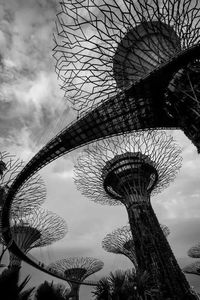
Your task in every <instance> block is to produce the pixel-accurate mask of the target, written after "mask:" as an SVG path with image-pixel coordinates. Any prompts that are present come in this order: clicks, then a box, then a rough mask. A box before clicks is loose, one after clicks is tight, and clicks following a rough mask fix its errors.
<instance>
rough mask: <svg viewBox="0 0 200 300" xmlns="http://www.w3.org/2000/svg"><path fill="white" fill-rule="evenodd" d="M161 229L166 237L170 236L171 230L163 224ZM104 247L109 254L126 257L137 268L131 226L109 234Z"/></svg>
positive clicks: (103, 242)
mask: <svg viewBox="0 0 200 300" xmlns="http://www.w3.org/2000/svg"><path fill="white" fill-rule="evenodd" d="M160 227H161V229H162V231H163V233H164V235H165V236H168V235H169V233H170V231H169V228H168V227H167V226H166V225H161V224H160ZM102 247H103V249H104V250H106V251H107V252H111V253H115V254H123V255H125V256H126V257H128V258H129V259H130V260H131V261H132V263H133V265H134V267H135V268H137V260H136V256H135V247H134V241H133V238H132V233H131V229H130V226H129V225H126V226H123V227H121V228H117V229H115V230H114V231H113V232H112V233H109V234H107V235H106V236H105V238H104V239H103V241H102Z"/></svg>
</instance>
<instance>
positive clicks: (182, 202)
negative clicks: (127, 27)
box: [0, 0, 200, 300]
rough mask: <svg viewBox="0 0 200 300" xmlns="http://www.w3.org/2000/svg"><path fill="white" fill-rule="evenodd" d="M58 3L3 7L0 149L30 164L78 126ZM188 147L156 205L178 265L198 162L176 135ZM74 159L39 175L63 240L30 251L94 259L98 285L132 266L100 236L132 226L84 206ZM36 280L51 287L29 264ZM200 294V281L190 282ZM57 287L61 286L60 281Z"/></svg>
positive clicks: (195, 196)
mask: <svg viewBox="0 0 200 300" xmlns="http://www.w3.org/2000/svg"><path fill="white" fill-rule="evenodd" d="M58 8H59V7H58V5H57V2H56V1H53V0H0V45H1V46H0V68H1V72H0V81H1V85H0V146H1V150H7V151H10V152H11V153H13V154H16V155H17V156H18V157H20V158H22V159H25V160H29V159H30V158H31V157H32V156H33V155H34V154H35V153H36V152H37V151H38V150H39V148H41V147H42V146H43V145H44V144H45V142H46V141H48V140H49V139H50V138H51V137H52V136H53V134H55V133H56V132H57V131H58V130H59V129H60V128H63V126H64V125H66V124H68V123H70V122H71V120H73V119H74V117H75V114H74V112H73V111H72V110H71V109H70V107H69V105H68V104H67V102H66V101H65V100H64V99H63V92H62V91H61V90H60V88H59V82H58V80H57V77H56V74H55V71H54V64H55V62H54V60H53V58H52V48H53V46H54V44H53V32H54V31H55V25H54V24H55V16H56V13H57V10H58ZM173 135H174V137H175V138H176V139H177V141H178V143H179V144H180V145H181V146H182V147H183V167H182V169H181V171H180V174H179V175H178V176H177V179H176V180H175V182H174V183H172V184H171V185H170V187H169V188H168V189H167V190H165V191H164V192H162V193H161V194H159V195H158V196H157V197H156V198H154V199H153V200H152V204H153V207H154V209H155V211H156V214H157V216H158V219H159V221H160V223H163V224H165V225H167V226H168V227H169V228H170V230H171V234H170V236H169V242H170V244H171V247H172V249H173V251H174V253H175V255H176V257H177V258H178V260H179V262H180V263H181V265H182V266H183V265H185V264H187V263H188V262H190V261H193V260H192V259H190V258H188V257H187V250H188V249H189V247H190V246H192V245H193V244H195V243H197V242H198V241H199V240H200V232H199V228H200V218H199V215H200V199H199V196H200V185H199V175H200V167H199V166H200V158H199V157H198V155H197V152H196V149H195V148H194V146H193V145H192V144H191V143H190V141H188V139H187V138H186V137H185V136H184V134H183V133H181V132H180V131H174V132H173ZM76 156H77V152H76V153H72V154H70V155H67V156H66V157H64V158H60V159H59V160H57V161H55V162H53V163H52V164H50V165H48V166H47V167H45V168H44V169H43V170H42V171H41V174H42V176H43V179H44V181H45V183H46V187H47V200H46V203H45V205H44V207H46V208H48V209H50V210H52V211H54V212H56V213H58V214H59V215H60V216H62V217H63V218H65V220H66V221H67V223H68V228H69V232H68V234H67V235H66V238H64V239H63V240H62V241H60V242H58V243H57V244H55V245H52V246H51V247H48V248H45V249H37V250H34V251H33V252H32V254H33V255H36V257H37V258H39V259H40V260H42V261H44V262H45V263H50V262H52V261H55V260H56V259H59V258H64V257H67V256H92V257H96V258H99V259H101V260H103V261H104V263H105V267H104V269H103V270H102V271H100V272H99V274H98V273H97V274H96V275H95V276H94V277H93V278H94V279H97V278H99V277H100V276H102V275H104V274H106V273H108V272H109V271H111V270H115V269H118V268H124V269H125V268H127V267H129V266H130V263H129V261H128V260H127V259H126V258H123V257H120V256H114V255H111V254H108V253H106V252H104V251H103V250H102V249H101V240H102V239H103V237H104V236H105V235H106V234H107V233H109V232H111V231H112V230H114V229H115V228H117V227H120V226H123V225H125V224H126V223H127V215H126V212H125V210H124V209H123V207H106V206H101V205H98V204H94V203H93V202H91V201H89V200H87V199H86V198H84V197H83V196H81V195H80V193H79V192H78V191H77V190H76V187H75V185H74V183H73V163H74V161H75V160H76ZM28 273H30V274H32V281H31V284H33V285H37V284H39V283H40V282H42V281H43V280H45V279H47V280H52V279H53V278H52V277H50V276H46V275H45V274H43V273H41V272H38V271H36V270H34V269H33V268H31V267H29V266H28V265H26V264H24V266H23V274H28ZM187 278H188V280H189V281H190V282H191V284H192V285H193V286H195V287H196V288H197V289H198V288H199V290H200V281H199V280H198V278H196V277H195V276H191V275H189V276H187ZM55 281H56V282H57V280H55ZM89 291H90V288H86V287H84V288H82V289H81V295H82V298H81V299H83V300H84V299H85V300H86V299H87V300H88V299H89V297H90V296H88V295H89Z"/></svg>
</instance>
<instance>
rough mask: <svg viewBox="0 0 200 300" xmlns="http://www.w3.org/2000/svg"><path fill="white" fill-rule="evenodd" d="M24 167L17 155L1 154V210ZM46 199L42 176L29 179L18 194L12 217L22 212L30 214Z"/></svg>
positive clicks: (4, 152)
mask: <svg viewBox="0 0 200 300" xmlns="http://www.w3.org/2000/svg"><path fill="white" fill-rule="evenodd" d="M23 167H24V162H23V161H22V160H20V159H17V158H16V157H15V155H11V154H9V153H8V152H6V151H2V152H0V170H1V171H0V210H1V207H2V206H3V204H4V198H5V196H6V193H7V192H8V189H9V187H10V186H11V184H12V183H13V181H14V180H15V178H16V176H17V175H18V174H19V173H20V171H21V170H22V169H23ZM45 199H46V188H45V184H44V182H43V180H42V178H41V177H40V175H38V174H36V175H34V176H32V177H31V178H30V179H28V180H27V181H26V182H25V183H24V184H23V185H22V187H21V188H20V190H19V191H18V192H17V194H16V196H15V198H14V200H13V204H12V210H11V215H12V216H15V215H17V214H18V213H19V212H22V211H23V213H29V212H30V211H31V210H32V208H34V207H37V206H39V205H41V204H42V203H43V202H44V201H45Z"/></svg>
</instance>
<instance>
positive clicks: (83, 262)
mask: <svg viewBox="0 0 200 300" xmlns="http://www.w3.org/2000/svg"><path fill="white" fill-rule="evenodd" d="M49 268H51V269H54V270H56V271H59V272H63V274H64V275H65V277H66V278H67V279H70V280H77V281H79V283H77V282H71V281H68V283H69V285H70V287H71V293H70V294H68V296H70V297H71V298H70V299H73V300H78V299H79V289H80V286H81V283H82V282H83V281H84V280H85V279H86V278H87V277H88V276H90V275H92V274H94V273H96V272H98V271H100V270H101V269H102V268H103V262H102V261H100V260H98V259H96V258H91V257H69V258H65V259H61V260H58V261H56V262H54V263H51V264H50V265H49Z"/></svg>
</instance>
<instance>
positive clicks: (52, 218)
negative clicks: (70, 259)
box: [0, 208, 67, 267]
mask: <svg viewBox="0 0 200 300" xmlns="http://www.w3.org/2000/svg"><path fill="white" fill-rule="evenodd" d="M11 231H12V236H13V239H14V241H15V242H16V244H17V245H18V246H19V248H20V249H21V250H22V251H23V252H24V253H27V252H29V251H30V250H31V249H33V248H38V247H45V246H48V245H51V244H52V243H54V242H56V241H58V240H60V239H62V238H64V236H65V235H66V233H67V224H66V222H65V220H64V219H62V218H61V217H59V216H58V215H57V214H55V213H53V212H51V211H47V210H44V209H42V208H38V209H37V210H36V209H35V210H32V211H31V214H29V215H27V214H25V215H23V214H21V216H19V215H18V216H17V217H15V218H12V220H11ZM0 242H1V243H2V244H3V243H4V240H3V238H1V240H0ZM20 264H21V260H20V259H19V258H18V257H17V256H16V255H14V254H12V253H11V252H10V267H12V266H20Z"/></svg>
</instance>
